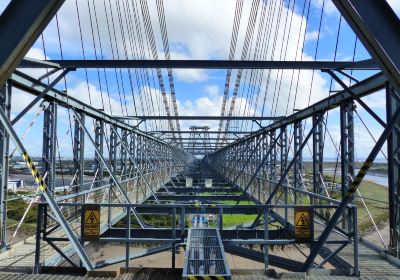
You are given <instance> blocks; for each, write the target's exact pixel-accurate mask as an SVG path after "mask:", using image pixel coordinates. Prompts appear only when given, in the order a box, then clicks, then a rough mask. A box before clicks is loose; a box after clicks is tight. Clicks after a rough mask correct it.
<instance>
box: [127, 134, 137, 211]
mask: <svg viewBox="0 0 400 280" xmlns="http://www.w3.org/2000/svg"><path fill="white" fill-rule="evenodd" d="M128 137H129V154H130V155H131V156H130V157H129V179H130V180H129V184H130V185H131V187H132V195H133V194H134V193H136V198H135V199H132V201H134V202H135V203H138V192H137V190H138V188H137V184H135V179H133V178H135V165H136V162H134V161H135V160H136V152H135V151H136V144H135V136H134V134H133V133H130V134H129V136H128ZM135 185H136V190H135Z"/></svg>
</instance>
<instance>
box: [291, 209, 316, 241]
mask: <svg viewBox="0 0 400 280" xmlns="http://www.w3.org/2000/svg"><path fill="white" fill-rule="evenodd" d="M313 231H314V230H313V217H312V210H311V208H309V207H297V208H295V211H294V235H295V239H296V242H297V243H310V242H312V240H313V238H314V232H313Z"/></svg>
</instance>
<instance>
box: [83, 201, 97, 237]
mask: <svg viewBox="0 0 400 280" xmlns="http://www.w3.org/2000/svg"><path fill="white" fill-rule="evenodd" d="M82 234H83V240H84V241H97V240H99V238H100V205H97V204H88V205H85V206H84V208H83V215H82Z"/></svg>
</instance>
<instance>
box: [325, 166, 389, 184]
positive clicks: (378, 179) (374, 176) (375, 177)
mask: <svg viewBox="0 0 400 280" xmlns="http://www.w3.org/2000/svg"><path fill="white" fill-rule="evenodd" d="M334 171H335V170H334V169H333V168H325V169H324V172H325V174H333V173H334ZM358 171H359V169H356V170H355V174H356V175H357V172H358ZM336 174H337V175H340V170H338V171H337V172H336ZM364 180H367V181H370V182H374V183H376V184H379V185H382V186H385V187H388V186H389V183H388V177H387V175H385V174H380V173H371V172H368V173H367V174H366V175H365V177H364Z"/></svg>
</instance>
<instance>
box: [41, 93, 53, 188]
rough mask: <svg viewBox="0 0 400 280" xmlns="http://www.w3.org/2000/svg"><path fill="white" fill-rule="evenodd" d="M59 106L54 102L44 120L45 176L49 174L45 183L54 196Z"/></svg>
mask: <svg viewBox="0 0 400 280" xmlns="http://www.w3.org/2000/svg"><path fill="white" fill-rule="evenodd" d="M56 152H57V104H56V103H55V102H54V101H52V102H50V103H49V106H48V107H47V108H46V109H45V110H44V119H43V151H42V165H43V171H42V172H43V174H46V173H47V176H46V178H45V179H44V181H45V182H46V185H47V187H48V188H49V190H50V192H51V193H53V194H54V187H55V177H56V172H55V171H56V159H57V155H56Z"/></svg>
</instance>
